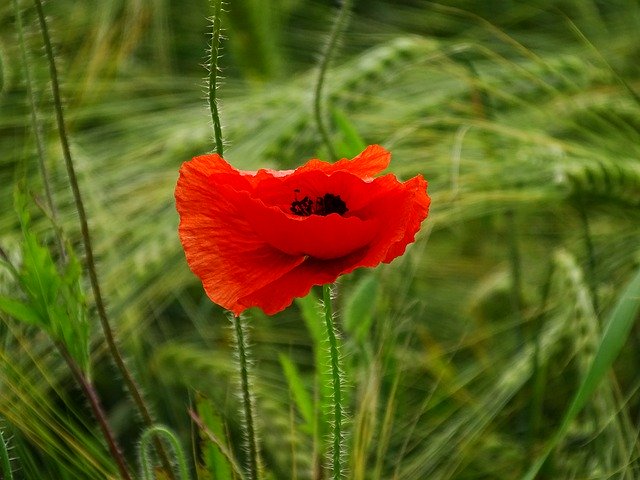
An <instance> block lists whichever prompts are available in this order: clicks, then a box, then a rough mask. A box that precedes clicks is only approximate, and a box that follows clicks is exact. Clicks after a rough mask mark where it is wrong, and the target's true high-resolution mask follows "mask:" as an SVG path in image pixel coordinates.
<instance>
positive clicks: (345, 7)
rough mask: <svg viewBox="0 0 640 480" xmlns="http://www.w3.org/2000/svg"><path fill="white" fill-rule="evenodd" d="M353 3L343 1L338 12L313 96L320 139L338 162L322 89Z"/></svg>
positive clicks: (324, 52)
mask: <svg viewBox="0 0 640 480" xmlns="http://www.w3.org/2000/svg"><path fill="white" fill-rule="evenodd" d="M351 2H352V0H342V6H341V7H340V11H339V12H338V17H337V18H336V20H335V22H334V23H333V28H332V29H331V33H330V34H329V40H328V42H327V45H326V46H325V49H324V50H323V52H322V55H321V56H320V65H319V68H318V80H317V81H316V88H315V91H314V96H313V113H314V117H315V120H316V125H317V127H318V132H319V133H320V137H322V142H323V143H324V145H325V147H327V151H328V152H329V156H330V157H331V160H337V159H338V155H337V153H336V150H335V148H333V144H332V143H331V138H330V136H329V131H328V129H327V127H326V125H325V124H324V118H323V112H322V89H323V88H324V82H325V78H326V75H327V70H328V68H329V63H330V62H331V58H332V57H333V54H334V53H335V50H336V47H337V45H338V40H339V39H340V36H341V35H342V32H344V29H345V28H346V26H347V22H348V20H349V13H350V12H351Z"/></svg>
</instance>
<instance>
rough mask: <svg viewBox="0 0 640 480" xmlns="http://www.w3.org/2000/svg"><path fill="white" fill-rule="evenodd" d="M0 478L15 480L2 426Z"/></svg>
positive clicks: (0, 435)
mask: <svg viewBox="0 0 640 480" xmlns="http://www.w3.org/2000/svg"><path fill="white" fill-rule="evenodd" d="M0 478H2V479H4V480H13V471H12V470H11V459H10V458H9V447H8V446H7V441H6V440H5V438H4V436H3V434H2V428H1V425H0Z"/></svg>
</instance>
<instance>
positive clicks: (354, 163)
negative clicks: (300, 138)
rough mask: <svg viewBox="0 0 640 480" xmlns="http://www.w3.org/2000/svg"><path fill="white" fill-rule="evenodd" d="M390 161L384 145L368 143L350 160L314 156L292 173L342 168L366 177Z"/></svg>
mask: <svg viewBox="0 0 640 480" xmlns="http://www.w3.org/2000/svg"><path fill="white" fill-rule="evenodd" d="M390 161H391V153H389V152H388V151H387V150H385V148H384V147H381V146H380V145H369V146H368V147H367V148H365V149H364V150H363V151H362V153H360V154H359V155H357V156H356V157H354V158H353V159H351V160H349V159H347V158H343V159H341V160H338V161H337V162H335V163H329V162H323V161H322V160H318V159H315V158H314V159H313V160H309V161H308V162H307V163H306V164H304V165H303V166H302V167H299V168H297V169H296V170H295V171H294V173H293V174H292V175H295V174H299V173H303V172H310V171H322V172H325V173H332V172H338V171H340V170H344V171H347V172H349V173H352V174H353V175H357V176H359V177H361V178H367V177H373V176H374V175H377V174H378V173H380V172H381V171H383V170H384V169H385V168H387V167H388V166H389V162H390Z"/></svg>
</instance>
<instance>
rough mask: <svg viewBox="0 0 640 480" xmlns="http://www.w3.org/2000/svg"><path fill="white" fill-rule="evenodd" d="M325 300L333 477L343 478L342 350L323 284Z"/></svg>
mask: <svg viewBox="0 0 640 480" xmlns="http://www.w3.org/2000/svg"><path fill="white" fill-rule="evenodd" d="M322 296H323V300H324V302H323V303H324V317H325V321H326V325H327V338H328V339H329V349H330V353H331V378H332V383H333V432H332V437H333V438H332V443H333V478H334V480H339V479H340V478H342V453H343V452H342V372H341V368H340V352H339V349H338V339H337V336H336V330H335V325H334V324H333V308H332V306H331V286H330V285H323V286H322Z"/></svg>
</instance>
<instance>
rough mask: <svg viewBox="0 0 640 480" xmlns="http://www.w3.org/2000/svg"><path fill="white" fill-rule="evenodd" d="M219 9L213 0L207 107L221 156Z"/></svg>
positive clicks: (217, 2)
mask: <svg viewBox="0 0 640 480" xmlns="http://www.w3.org/2000/svg"><path fill="white" fill-rule="evenodd" d="M221 10H222V0H213V20H212V23H213V33H212V34H211V58H210V60H209V109H210V110H211V120H212V121H213V133H214V136H215V141H216V153H217V154H218V155H220V156H221V157H222V156H223V155H224V146H223V144H222V126H221V125H220V114H219V112H218V100H217V98H216V90H217V89H218V55H219V54H220V30H221V26H220V25H221V22H220V12H221Z"/></svg>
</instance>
